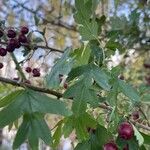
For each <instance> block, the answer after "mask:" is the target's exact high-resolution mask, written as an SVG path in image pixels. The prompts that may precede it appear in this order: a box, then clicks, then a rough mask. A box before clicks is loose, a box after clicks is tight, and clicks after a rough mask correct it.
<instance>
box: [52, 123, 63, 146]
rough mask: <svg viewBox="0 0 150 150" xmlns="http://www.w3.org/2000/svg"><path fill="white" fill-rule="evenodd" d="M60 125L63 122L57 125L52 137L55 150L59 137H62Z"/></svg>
mask: <svg viewBox="0 0 150 150" xmlns="http://www.w3.org/2000/svg"><path fill="white" fill-rule="evenodd" d="M62 125H63V120H61V121H59V122H58V123H57V129H56V131H55V133H54V135H53V147H54V148H55V147H56V146H58V144H59V142H60V139H61V136H62Z"/></svg>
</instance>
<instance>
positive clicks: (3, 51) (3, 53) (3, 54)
mask: <svg viewBox="0 0 150 150" xmlns="http://www.w3.org/2000/svg"><path fill="white" fill-rule="evenodd" d="M6 54H7V50H6V49H4V48H0V56H6Z"/></svg>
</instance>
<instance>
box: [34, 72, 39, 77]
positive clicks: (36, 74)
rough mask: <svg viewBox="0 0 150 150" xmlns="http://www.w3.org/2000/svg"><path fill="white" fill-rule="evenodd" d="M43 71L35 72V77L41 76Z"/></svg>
mask: <svg viewBox="0 0 150 150" xmlns="http://www.w3.org/2000/svg"><path fill="white" fill-rule="evenodd" d="M40 75H41V73H40V72H37V73H34V74H33V77H40Z"/></svg>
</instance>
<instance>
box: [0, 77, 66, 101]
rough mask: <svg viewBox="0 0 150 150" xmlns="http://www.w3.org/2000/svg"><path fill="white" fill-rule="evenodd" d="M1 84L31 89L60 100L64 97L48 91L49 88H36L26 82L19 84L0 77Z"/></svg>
mask: <svg viewBox="0 0 150 150" xmlns="http://www.w3.org/2000/svg"><path fill="white" fill-rule="evenodd" d="M0 82H3V83H7V84H11V85H14V86H19V87H22V88H25V87H28V88H30V89H32V90H34V91H38V92H42V93H47V94H52V95H54V96H56V97H58V98H60V97H62V96H63V94H61V93H58V92H56V91H53V90H50V89H47V88H40V87H36V86H33V85H31V84H27V83H24V82H17V81H15V80H11V79H8V78H3V77H0Z"/></svg>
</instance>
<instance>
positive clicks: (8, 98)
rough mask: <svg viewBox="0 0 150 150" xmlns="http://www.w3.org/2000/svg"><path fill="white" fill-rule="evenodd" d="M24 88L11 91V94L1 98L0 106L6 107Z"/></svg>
mask: <svg viewBox="0 0 150 150" xmlns="http://www.w3.org/2000/svg"><path fill="white" fill-rule="evenodd" d="M22 92H23V90H17V91H14V92H11V93H10V94H9V95H6V96H4V97H2V98H1V99H0V107H4V106H6V105H8V104H10V103H11V102H12V101H13V100H14V99H15V98H16V97H17V96H19V95H20V94H22Z"/></svg>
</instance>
